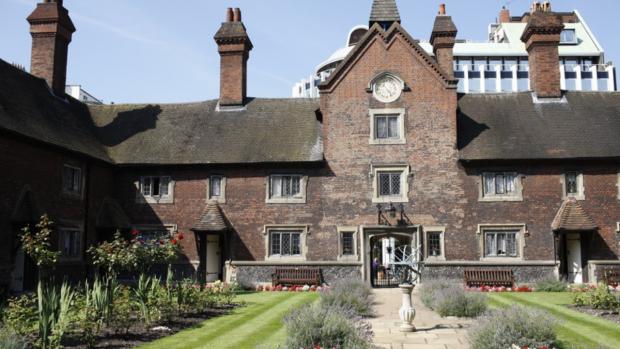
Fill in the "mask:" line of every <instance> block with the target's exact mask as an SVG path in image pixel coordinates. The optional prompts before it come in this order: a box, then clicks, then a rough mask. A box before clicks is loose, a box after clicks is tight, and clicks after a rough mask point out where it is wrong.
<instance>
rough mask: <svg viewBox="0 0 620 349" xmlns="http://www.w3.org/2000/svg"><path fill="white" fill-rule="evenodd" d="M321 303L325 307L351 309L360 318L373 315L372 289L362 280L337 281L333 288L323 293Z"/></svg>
mask: <svg viewBox="0 0 620 349" xmlns="http://www.w3.org/2000/svg"><path fill="white" fill-rule="evenodd" d="M320 303H321V304H322V305H323V306H325V307H343V308H350V309H352V310H353V311H355V313H356V314H357V315H359V316H365V317H366V316H371V315H372V314H373V311H372V304H373V296H372V289H371V288H370V287H369V286H368V285H366V283H364V282H363V281H360V280H354V279H344V280H340V281H336V282H335V283H334V284H333V285H332V287H331V288H329V289H328V290H326V291H323V292H322V293H321V300H320Z"/></svg>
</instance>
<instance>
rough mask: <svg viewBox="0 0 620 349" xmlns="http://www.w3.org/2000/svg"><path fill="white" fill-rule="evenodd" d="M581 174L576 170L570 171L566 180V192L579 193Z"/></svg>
mask: <svg viewBox="0 0 620 349" xmlns="http://www.w3.org/2000/svg"><path fill="white" fill-rule="evenodd" d="M578 178H579V175H578V174H577V173H576V172H569V173H567V174H566V176H565V182H566V194H567V195H577V194H579V185H578V183H577V181H578Z"/></svg>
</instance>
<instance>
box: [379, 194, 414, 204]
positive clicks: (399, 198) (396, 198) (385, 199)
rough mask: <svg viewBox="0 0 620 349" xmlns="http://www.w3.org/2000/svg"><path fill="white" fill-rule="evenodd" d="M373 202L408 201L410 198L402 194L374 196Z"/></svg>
mask: <svg viewBox="0 0 620 349" xmlns="http://www.w3.org/2000/svg"><path fill="white" fill-rule="evenodd" d="M372 202H373V203H374V204H389V203H408V202H409V198H405V197H402V196H389V197H373V198H372Z"/></svg>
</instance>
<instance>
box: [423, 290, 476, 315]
mask: <svg viewBox="0 0 620 349" xmlns="http://www.w3.org/2000/svg"><path fill="white" fill-rule="evenodd" d="M432 309H433V310H435V311H436V312H437V313H438V314H439V316H441V317H446V316H458V317H478V316H480V315H482V313H484V312H485V311H486V310H487V297H486V295H485V294H483V293H477V292H465V290H464V289H463V288H462V287H460V286H456V285H454V286H450V287H446V288H443V289H440V290H438V291H437V292H435V300H434V302H433V306H432Z"/></svg>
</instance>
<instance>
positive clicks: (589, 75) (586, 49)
mask: <svg viewBox="0 0 620 349" xmlns="http://www.w3.org/2000/svg"><path fill="white" fill-rule="evenodd" d="M560 15H561V16H562V18H563V22H564V31H563V33H562V36H561V43H560V49H559V51H560V60H561V62H560V73H561V79H562V80H561V81H562V82H561V83H562V89H564V90H569V91H616V78H615V67H614V65H613V64H612V63H611V62H606V61H605V51H604V50H603V47H602V46H601V45H600V43H599V42H598V41H597V39H596V37H595V36H594V34H593V33H592V31H591V30H590V28H589V27H588V25H587V23H586V21H585V20H584V19H583V17H582V16H581V14H580V13H579V12H578V11H573V12H565V13H560ZM528 17H529V13H525V14H524V15H523V16H519V17H511V16H510V12H509V11H508V10H507V9H502V10H501V12H500V14H499V20H498V22H497V23H492V24H490V25H489V31H488V35H489V39H488V41H487V42H474V41H469V40H458V41H457V43H456V45H455V47H454V72H455V73H454V74H455V78H457V79H458V80H459V84H458V91H459V92H461V93H502V92H518V91H527V90H529V89H530V80H529V64H528V53H527V51H526V49H525V44H524V43H523V42H522V41H521V35H522V34H523V31H524V29H525V26H526V25H527V19H528ZM366 31H367V27H365V26H357V27H355V28H353V29H352V30H351V31H350V32H349V35H348V37H347V45H346V46H345V47H343V48H341V49H339V50H337V51H336V52H334V53H333V54H332V55H331V56H330V57H329V58H328V59H327V60H326V61H324V62H323V63H321V64H319V65H318V66H317V68H316V70H315V72H314V73H313V74H312V75H311V76H310V77H308V78H306V79H302V80H301V81H300V82H298V83H296V84H295V86H294V87H293V90H292V96H293V97H296V98H317V97H318V96H319V95H318V88H317V87H318V85H319V84H320V83H321V82H323V81H325V80H326V79H327V78H328V77H329V75H330V74H331V73H332V72H333V71H334V69H335V68H336V66H337V65H338V64H339V63H340V62H342V60H343V59H344V58H345V57H346V56H347V55H348V54H349V52H351V50H352V49H353V47H354V46H355V44H356V43H357V42H358V41H359V39H360V38H361V37H362V36H363V35H364V34H365V33H366ZM420 46H421V47H422V48H423V49H424V50H426V52H427V53H428V54H429V55H431V56H432V55H433V47H432V46H431V44H430V43H429V42H428V41H421V42H420Z"/></svg>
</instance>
